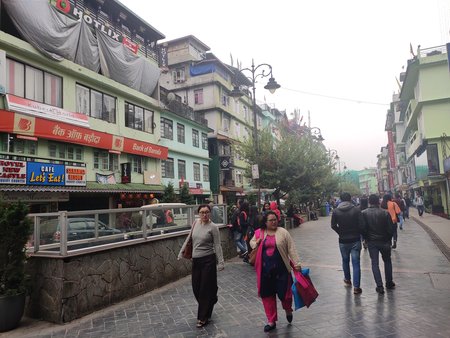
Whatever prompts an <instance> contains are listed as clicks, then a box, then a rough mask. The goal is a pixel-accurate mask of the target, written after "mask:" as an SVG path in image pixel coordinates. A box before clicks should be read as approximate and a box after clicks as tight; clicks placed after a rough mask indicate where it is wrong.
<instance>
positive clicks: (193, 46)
mask: <svg viewBox="0 0 450 338" xmlns="http://www.w3.org/2000/svg"><path fill="white" fill-rule="evenodd" d="M162 46H163V47H164V48H165V50H166V51H167V58H168V69H169V70H168V72H167V73H165V74H163V75H162V76H161V85H162V86H164V87H165V88H166V89H167V90H168V92H170V93H172V94H174V95H176V96H178V97H180V98H181V102H182V103H185V104H187V105H189V106H191V107H192V108H193V109H194V111H195V112H196V113H197V114H198V116H200V117H202V118H204V119H205V120H207V121H208V127H209V128H210V132H209V133H208V144H209V156H210V158H211V163H210V188H211V191H212V193H213V196H214V197H215V200H216V201H217V202H219V203H223V202H231V201H234V200H235V199H236V195H240V194H243V193H244V190H247V189H248V188H249V187H250V182H248V181H247V180H246V178H245V176H244V173H245V169H246V168H247V165H248V164H247V163H246V161H245V160H244V159H243V158H241V157H240V156H239V154H237V153H236V152H235V151H234V148H233V144H234V143H235V142H239V141H241V140H243V139H245V138H248V137H251V135H252V132H253V129H252V126H253V119H252V118H253V113H252V102H251V100H250V97H249V96H248V91H247V92H246V93H247V95H244V96H243V97H242V98H239V99H237V100H234V99H232V98H231V97H230V96H229V94H230V92H231V91H232V89H233V84H234V83H235V82H236V79H237V78H239V81H240V83H243V84H246V85H247V86H249V85H250V82H249V80H247V79H246V78H245V77H244V76H242V74H240V72H239V71H237V69H236V68H234V67H231V66H228V65H226V64H224V63H223V62H221V61H220V60H219V59H218V58H216V57H215V56H214V55H213V54H212V53H209V52H208V51H209V47H208V46H207V45H205V44H204V43H203V42H201V41H200V40H198V39H197V38H196V37H195V36H192V35H189V36H185V37H182V38H179V39H175V40H171V41H167V42H164V43H163V44H162ZM168 95H169V94H168ZM257 116H258V120H257V123H258V128H259V127H260V126H261V125H262V119H261V114H260V111H258V115H257Z"/></svg>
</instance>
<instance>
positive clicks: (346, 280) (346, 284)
mask: <svg viewBox="0 0 450 338" xmlns="http://www.w3.org/2000/svg"><path fill="white" fill-rule="evenodd" d="M344 284H345V286H352V281H350V280H348V279H344Z"/></svg>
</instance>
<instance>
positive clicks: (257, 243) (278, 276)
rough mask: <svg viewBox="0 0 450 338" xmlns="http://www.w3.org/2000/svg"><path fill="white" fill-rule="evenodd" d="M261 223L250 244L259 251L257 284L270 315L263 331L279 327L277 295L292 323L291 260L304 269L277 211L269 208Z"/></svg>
mask: <svg viewBox="0 0 450 338" xmlns="http://www.w3.org/2000/svg"><path fill="white" fill-rule="evenodd" d="M262 223H263V225H262V227H261V229H257V230H256V231H255V235H254V236H253V238H252V240H251V241H250V245H251V247H252V248H253V249H257V250H258V252H257V255H256V261H255V270H256V283H257V288H258V295H259V296H260V297H261V299H262V303H263V305H264V311H265V313H266V317H267V325H266V326H264V332H269V331H272V330H274V329H275V328H276V321H277V320H278V314H277V300H276V297H277V296H278V298H279V299H280V301H281V304H282V306H283V309H284V311H285V312H286V320H287V321H288V323H291V322H292V318H293V317H292V290H291V286H292V276H291V269H292V268H291V265H290V261H292V262H293V263H294V266H295V269H296V270H297V271H301V266H300V259H299V256H298V253H297V250H296V248H295V244H294V241H293V240H292V237H291V235H290V234H289V232H288V231H287V230H286V229H284V228H281V227H278V217H277V215H276V214H275V212H273V211H268V212H267V213H266V214H265V215H264V219H263V222H262Z"/></svg>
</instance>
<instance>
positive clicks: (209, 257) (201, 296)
mask: <svg viewBox="0 0 450 338" xmlns="http://www.w3.org/2000/svg"><path fill="white" fill-rule="evenodd" d="M197 211H198V214H199V215H200V219H199V220H197V221H195V222H194V224H193V225H192V227H193V229H192V232H191V235H190V236H192V291H193V292H194V296H195V299H196V300H197V303H198V308H197V327H198V328H201V327H203V326H205V325H208V322H209V320H210V318H211V315H212V312H213V309H214V304H216V303H217V300H218V298H217V291H218V286H217V270H219V271H221V270H223V269H224V260H223V253H222V247H221V245H220V233H219V228H218V227H217V225H216V224H214V223H213V222H212V221H211V219H210V215H211V207H210V206H209V205H207V204H202V205H200V206H199V207H198V209H197ZM190 236H188V238H186V241H185V242H184V244H183V246H182V247H181V250H180V253H179V254H178V259H180V258H181V257H182V252H183V251H184V248H185V247H186V244H187V242H188V241H189V237H190ZM216 262H218V265H217V267H216Z"/></svg>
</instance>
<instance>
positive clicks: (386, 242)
mask: <svg viewBox="0 0 450 338" xmlns="http://www.w3.org/2000/svg"><path fill="white" fill-rule="evenodd" d="M361 215H362V227H363V236H364V238H365V239H366V240H367V242H368V248H369V255H370V260H371V262H372V273H373V277H374V279H375V283H376V285H377V287H376V289H375V291H376V292H377V293H378V294H384V288H383V279H382V277H381V272H380V266H379V255H380V254H381V258H382V259H383V262H384V275H385V281H386V289H393V288H395V283H394V281H393V276H392V260H391V238H392V231H393V229H394V227H393V223H392V218H391V215H390V214H389V213H388V212H387V211H386V210H383V209H380V199H379V198H378V196H377V195H374V194H372V195H370V196H369V208H367V209H366V210H364V211H362V213H361Z"/></svg>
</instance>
